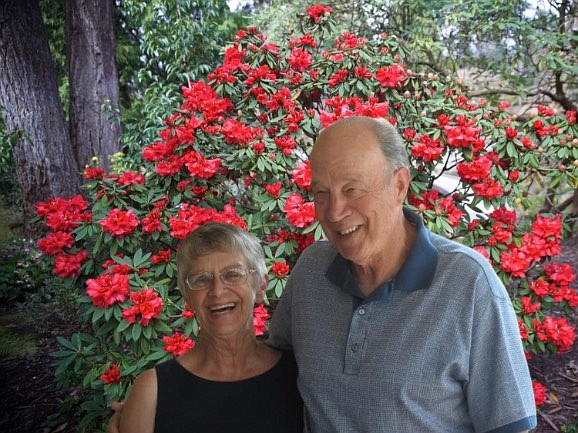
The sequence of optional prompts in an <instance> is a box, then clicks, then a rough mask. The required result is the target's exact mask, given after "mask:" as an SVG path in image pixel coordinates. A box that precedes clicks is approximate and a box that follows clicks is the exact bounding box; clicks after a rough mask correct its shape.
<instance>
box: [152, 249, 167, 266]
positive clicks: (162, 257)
mask: <svg viewBox="0 0 578 433" xmlns="http://www.w3.org/2000/svg"><path fill="white" fill-rule="evenodd" d="M151 261H152V262H153V264H154V265H158V264H159V263H169V262H170V261H171V250H170V248H169V249H167V250H159V251H158V252H157V253H156V254H153V256H152V257H151Z"/></svg>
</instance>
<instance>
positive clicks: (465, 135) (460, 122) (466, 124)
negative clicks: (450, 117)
mask: <svg viewBox="0 0 578 433" xmlns="http://www.w3.org/2000/svg"><path fill="white" fill-rule="evenodd" d="M439 120H440V119H439V118H438V121H439ZM456 123H457V125H455V126H451V125H446V126H445V128H444V134H445V137H446V143H447V144H448V146H452V147H464V148H472V149H473V150H474V153H477V152H478V151H479V150H480V149H482V148H483V147H484V141H483V140H482V139H480V132H482V128H481V127H475V125H476V122H475V121H474V120H470V121H468V119H467V117H465V116H459V117H458V118H457V119H456Z"/></svg>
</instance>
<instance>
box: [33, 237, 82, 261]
mask: <svg viewBox="0 0 578 433" xmlns="http://www.w3.org/2000/svg"><path fill="white" fill-rule="evenodd" d="M73 245H74V237H73V236H72V235H71V234H70V233H67V232H54V233H48V235H46V238H44V239H40V240H39V241H38V249H39V250H40V251H42V252H43V253H44V254H47V255H49V256H53V255H55V254H58V253H61V252H62V250H63V249H64V248H71V247H72V246H73Z"/></svg>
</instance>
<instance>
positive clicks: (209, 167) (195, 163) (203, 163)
mask: <svg viewBox="0 0 578 433" xmlns="http://www.w3.org/2000/svg"><path fill="white" fill-rule="evenodd" d="M183 162H184V163H185V167H187V169H188V170H189V173H190V174H191V176H193V177H196V178H199V179H210V178H211V177H213V176H214V175H215V173H217V171H219V168H220V167H221V159H220V158H214V159H205V157H204V156H203V155H201V154H200V153H199V152H195V151H192V152H189V153H187V154H186V155H184V156H183Z"/></svg>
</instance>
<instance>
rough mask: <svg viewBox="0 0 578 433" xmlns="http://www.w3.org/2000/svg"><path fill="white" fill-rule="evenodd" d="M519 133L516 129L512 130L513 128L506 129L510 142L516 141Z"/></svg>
mask: <svg viewBox="0 0 578 433" xmlns="http://www.w3.org/2000/svg"><path fill="white" fill-rule="evenodd" d="M518 133H519V131H518V130H517V129H516V128H512V127H511V126H508V127H507V128H506V138H507V139H508V140H514V139H515V138H518Z"/></svg>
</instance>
